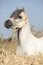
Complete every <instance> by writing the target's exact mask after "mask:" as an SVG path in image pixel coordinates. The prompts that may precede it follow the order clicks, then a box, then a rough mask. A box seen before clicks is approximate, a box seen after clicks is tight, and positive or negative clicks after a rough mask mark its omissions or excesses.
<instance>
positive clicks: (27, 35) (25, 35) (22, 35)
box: [18, 22, 34, 43]
mask: <svg viewBox="0 0 43 65" xmlns="http://www.w3.org/2000/svg"><path fill="white" fill-rule="evenodd" d="M32 37H34V36H33V35H32V32H31V29H30V26H29V24H28V22H27V24H25V25H24V26H23V28H22V29H21V30H19V32H18V39H19V43H23V42H24V41H25V40H28V39H31V38H32Z"/></svg>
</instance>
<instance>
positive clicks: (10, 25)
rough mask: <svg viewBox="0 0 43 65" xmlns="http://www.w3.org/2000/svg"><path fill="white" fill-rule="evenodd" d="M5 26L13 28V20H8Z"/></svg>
mask: <svg viewBox="0 0 43 65" xmlns="http://www.w3.org/2000/svg"><path fill="white" fill-rule="evenodd" d="M4 26H5V27H6V28H8V29H9V28H11V27H12V26H13V23H12V21H11V20H6V21H5V24H4Z"/></svg>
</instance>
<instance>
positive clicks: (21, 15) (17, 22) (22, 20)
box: [4, 8, 28, 29]
mask: <svg viewBox="0 0 43 65" xmlns="http://www.w3.org/2000/svg"><path fill="white" fill-rule="evenodd" d="M27 20H28V18H27V15H26V12H25V10H24V8H23V9H17V10H15V11H14V12H13V13H12V14H11V16H10V18H9V19H7V20H6V21H5V24H4V25H5V27H6V28H8V29H9V28H12V27H13V28H14V27H15V29H21V28H22V27H23V26H24V25H25V24H26V23H27Z"/></svg>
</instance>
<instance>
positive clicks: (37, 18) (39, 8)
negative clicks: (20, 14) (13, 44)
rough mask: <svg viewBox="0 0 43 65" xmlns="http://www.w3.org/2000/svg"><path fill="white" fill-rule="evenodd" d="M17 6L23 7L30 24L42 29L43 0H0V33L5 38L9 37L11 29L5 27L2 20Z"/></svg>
mask: <svg viewBox="0 0 43 65" xmlns="http://www.w3.org/2000/svg"><path fill="white" fill-rule="evenodd" d="M17 7H18V8H23V7H24V8H25V10H26V13H27V15H28V19H29V24H30V25H33V26H35V28H36V29H43V0H0V35H1V36H3V38H5V39H7V38H10V37H11V33H12V30H11V29H6V28H5V27H4V22H5V20H6V19H7V18H9V16H10V15H11V14H12V12H13V11H15V10H16V8H17ZM15 35H16V34H15Z"/></svg>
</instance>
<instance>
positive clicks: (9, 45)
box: [0, 29, 43, 65]
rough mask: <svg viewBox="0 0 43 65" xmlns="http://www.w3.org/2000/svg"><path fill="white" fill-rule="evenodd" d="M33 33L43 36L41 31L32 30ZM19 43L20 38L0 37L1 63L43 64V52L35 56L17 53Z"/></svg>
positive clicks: (14, 64) (16, 64) (9, 64)
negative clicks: (5, 38)
mask: <svg viewBox="0 0 43 65" xmlns="http://www.w3.org/2000/svg"><path fill="white" fill-rule="evenodd" d="M31 30H32V29H31ZM41 32H43V31H41ZM32 33H33V34H34V35H35V36H36V37H42V36H43V34H41V33H40V32H39V31H38V32H35V31H32ZM17 44H18V40H17V39H15V38H14V39H13V40H11V39H7V40H4V39H2V38H0V65H43V54H41V53H39V54H38V55H35V56H28V55H27V54H24V55H23V56H19V55H16V54H15V51H16V48H17Z"/></svg>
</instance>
